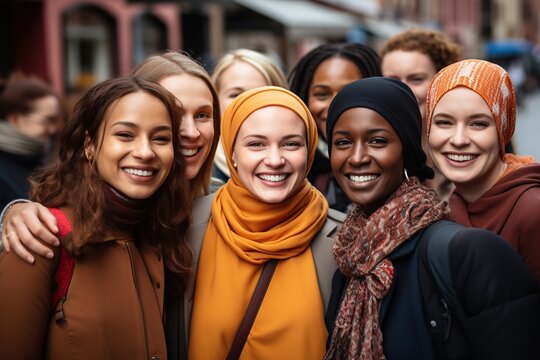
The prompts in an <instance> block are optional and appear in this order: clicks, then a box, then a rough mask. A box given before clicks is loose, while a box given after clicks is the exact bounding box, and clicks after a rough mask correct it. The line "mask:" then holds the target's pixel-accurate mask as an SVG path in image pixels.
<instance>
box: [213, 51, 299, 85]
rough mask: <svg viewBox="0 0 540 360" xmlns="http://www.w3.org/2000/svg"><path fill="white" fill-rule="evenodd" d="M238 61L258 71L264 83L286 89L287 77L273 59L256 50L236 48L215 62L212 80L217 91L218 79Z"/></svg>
mask: <svg viewBox="0 0 540 360" xmlns="http://www.w3.org/2000/svg"><path fill="white" fill-rule="evenodd" d="M238 61H243V62H245V63H247V64H249V65H251V66H253V67H254V68H255V69H257V71H259V72H260V73H261V74H262V76H263V77H264V79H265V81H266V85H272V86H279V87H282V88H285V89H288V88H289V86H288V84H287V77H286V76H285V74H284V73H283V71H282V70H281V69H280V68H279V66H278V65H277V64H276V62H275V61H274V60H272V59H271V58H269V57H268V56H266V55H264V54H261V53H259V52H257V51H253V50H249V49H237V50H233V51H231V52H229V53H227V54H226V55H225V56H223V57H222V58H221V60H219V61H218V63H217V64H216V66H215V68H214V71H213V72H212V82H213V83H214V86H215V87H216V89H218V91H219V80H220V78H221V75H222V74H223V72H224V71H225V70H227V69H228V68H229V67H230V66H231V65H233V64H234V63H236V62H238Z"/></svg>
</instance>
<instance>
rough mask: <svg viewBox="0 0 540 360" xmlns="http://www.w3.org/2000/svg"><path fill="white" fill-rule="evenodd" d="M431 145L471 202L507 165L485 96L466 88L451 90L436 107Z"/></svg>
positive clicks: (437, 161)
mask: <svg viewBox="0 0 540 360" xmlns="http://www.w3.org/2000/svg"><path fill="white" fill-rule="evenodd" d="M429 148H430V153H431V156H432V159H433V161H434V162H435V164H436V166H437V167H438V168H439V169H440V171H441V172H442V173H443V175H444V176H445V177H447V178H448V179H449V180H450V181H452V182H453V183H454V184H455V185H456V190H457V191H458V192H459V193H460V194H461V195H462V196H463V197H464V198H465V199H466V200H467V201H474V200H475V199H477V198H478V197H480V196H481V195H482V194H483V193H484V192H485V191H487V190H488V189H489V188H491V186H493V184H495V182H496V181H497V179H498V178H499V176H500V175H501V174H502V172H503V171H504V168H505V165H504V163H503V161H502V159H501V157H500V149H499V140H498V135H497V127H496V125H495V120H494V119H493V115H492V113H491V111H490V109H489V107H488V105H487V103H486V102H485V101H484V99H482V97H481V96H480V95H478V94H477V93H475V92H474V91H472V90H470V89H468V88H465V87H457V88H455V89H453V90H450V91H448V92H447V93H446V94H444V95H443V96H442V97H441V99H440V100H439V102H438V103H437V105H436V106H435V109H434V111H433V118H432V122H431V130H430V134H429Z"/></svg>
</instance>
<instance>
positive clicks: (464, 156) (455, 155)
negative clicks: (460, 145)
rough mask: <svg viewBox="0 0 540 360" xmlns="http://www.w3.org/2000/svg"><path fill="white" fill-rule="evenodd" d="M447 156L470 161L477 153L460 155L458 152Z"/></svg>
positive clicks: (454, 159) (455, 159)
mask: <svg viewBox="0 0 540 360" xmlns="http://www.w3.org/2000/svg"><path fill="white" fill-rule="evenodd" d="M446 157H447V158H449V159H450V160H452V161H460V162H463V161H469V160H472V159H474V158H475V157H476V155H458V154H446Z"/></svg>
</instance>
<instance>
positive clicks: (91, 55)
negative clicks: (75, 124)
mask: <svg viewBox="0 0 540 360" xmlns="http://www.w3.org/2000/svg"><path fill="white" fill-rule="evenodd" d="M0 14H1V15H0V24H1V25H0V26H1V27H2V30H1V33H2V35H0V36H1V37H2V41H1V46H2V54H3V56H2V58H1V60H0V69H1V71H2V75H3V76H6V75H7V74H8V73H9V72H11V71H15V70H18V71H22V72H25V73H31V74H35V75H37V76H40V77H41V78H43V79H45V80H47V81H48V82H50V83H51V85H52V86H53V87H54V89H55V91H56V92H57V93H59V94H65V93H66V92H68V93H69V92H72V91H76V90H77V89H81V88H86V87H88V86H91V85H93V84H95V83H97V82H99V81H102V80H105V79H107V78H110V77H113V76H118V75H125V74H128V73H129V72H130V71H131V69H132V67H133V66H134V65H135V64H137V63H138V62H140V61H141V60H142V59H143V58H144V57H145V56H147V55H148V54H151V53H154V52H156V51H160V50H163V49H166V48H173V49H178V48H180V47H181V43H180V20H179V6H178V5H176V4H171V3H163V4H153V5H145V4H132V3H128V1H127V0H17V1H3V2H1V3H0Z"/></svg>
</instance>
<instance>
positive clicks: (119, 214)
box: [104, 184, 150, 233]
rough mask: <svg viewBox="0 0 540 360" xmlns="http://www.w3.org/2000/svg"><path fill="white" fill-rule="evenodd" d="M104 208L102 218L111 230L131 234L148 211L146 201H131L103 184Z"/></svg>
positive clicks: (147, 200) (147, 202)
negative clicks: (105, 204)
mask: <svg viewBox="0 0 540 360" xmlns="http://www.w3.org/2000/svg"><path fill="white" fill-rule="evenodd" d="M104 190H105V200H106V202H107V207H106V208H105V212H104V217H105V219H106V221H107V225H108V226H110V228H111V229H114V230H117V231H121V232H125V233H131V232H133V230H134V229H135V227H136V226H137V225H139V224H140V223H141V221H142V220H143V219H144V215H145V214H146V212H147V210H148V204H149V202H150V201H149V198H148V199H141V200H139V199H132V198H130V197H128V196H127V195H124V194H122V193H121V192H120V191H118V190H116V189H114V188H112V187H111V186H109V185H107V184H105V186H104Z"/></svg>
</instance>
